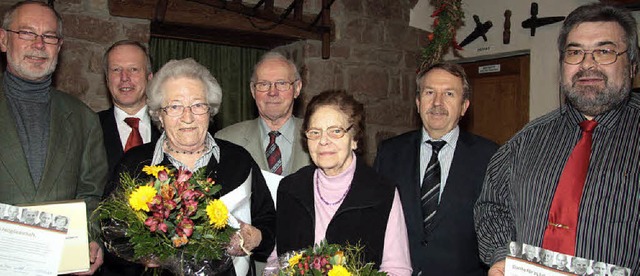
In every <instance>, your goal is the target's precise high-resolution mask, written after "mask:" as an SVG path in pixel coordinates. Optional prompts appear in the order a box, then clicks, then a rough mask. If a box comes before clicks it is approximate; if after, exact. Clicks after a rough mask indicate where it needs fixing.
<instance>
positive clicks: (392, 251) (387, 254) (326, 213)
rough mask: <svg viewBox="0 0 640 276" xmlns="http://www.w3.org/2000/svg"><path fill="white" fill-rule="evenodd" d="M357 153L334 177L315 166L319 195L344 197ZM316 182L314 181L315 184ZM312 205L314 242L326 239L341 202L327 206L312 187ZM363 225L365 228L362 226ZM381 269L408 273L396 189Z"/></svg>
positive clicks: (327, 198) (330, 199)
mask: <svg viewBox="0 0 640 276" xmlns="http://www.w3.org/2000/svg"><path fill="white" fill-rule="evenodd" d="M355 164H356V156H355V154H354V155H353V159H352V161H351V164H350V165H349V167H348V168H347V169H346V170H345V171H343V172H342V173H340V174H339V175H336V176H327V175H325V174H324V173H323V172H322V170H320V169H317V170H316V172H315V174H314V179H318V180H319V184H320V185H318V188H319V190H320V193H321V194H322V198H324V201H327V202H330V203H333V202H336V201H339V200H341V199H344V198H343V196H344V195H345V193H347V190H348V189H349V188H350V187H351V181H352V180H353V174H354V173H355V169H356V165H355ZM314 185H316V183H314ZM314 202H315V204H314V206H315V216H316V230H315V243H316V244H318V243H320V241H322V240H324V239H325V235H326V232H327V227H328V226H329V222H330V221H331V218H333V215H335V213H336V211H338V208H339V207H340V204H341V203H340V204H336V205H328V204H325V203H324V202H323V200H322V199H321V198H320V195H319V194H318V190H317V189H316V188H315V187H314ZM362 227H366V225H363V226H362ZM380 270H381V271H384V272H387V273H388V274H389V275H398V276H400V275H411V271H412V270H411V258H410V255H409V240H408V238H407V226H406V224H405V220H404V213H403V212H402V204H401V203H400V197H399V196H398V191H397V190H396V191H395V195H394V197H393V204H392V205H391V211H390V212H389V221H387V231H386V233H385V237H384V252H382V264H380Z"/></svg>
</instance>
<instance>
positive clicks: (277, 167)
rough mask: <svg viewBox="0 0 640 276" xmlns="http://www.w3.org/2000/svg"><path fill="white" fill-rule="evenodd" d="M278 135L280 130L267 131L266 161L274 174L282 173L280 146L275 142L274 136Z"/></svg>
mask: <svg viewBox="0 0 640 276" xmlns="http://www.w3.org/2000/svg"><path fill="white" fill-rule="evenodd" d="M278 136H280V132H278V131H272V132H269V145H268V146H267V151H266V154H267V163H268V165H269V170H270V171H271V172H272V173H275V174H282V158H281V156H280V147H278V144H276V137H278Z"/></svg>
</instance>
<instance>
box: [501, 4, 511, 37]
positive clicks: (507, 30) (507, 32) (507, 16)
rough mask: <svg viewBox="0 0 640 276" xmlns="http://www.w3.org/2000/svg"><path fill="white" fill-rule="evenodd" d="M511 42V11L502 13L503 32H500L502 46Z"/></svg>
mask: <svg viewBox="0 0 640 276" xmlns="http://www.w3.org/2000/svg"><path fill="white" fill-rule="evenodd" d="M509 42H511V10H505V11H504V31H503V32H502V44H509Z"/></svg>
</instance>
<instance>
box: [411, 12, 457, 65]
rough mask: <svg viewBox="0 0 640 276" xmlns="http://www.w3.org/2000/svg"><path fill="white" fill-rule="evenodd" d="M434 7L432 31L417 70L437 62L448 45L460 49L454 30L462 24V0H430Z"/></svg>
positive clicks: (447, 48) (445, 51)
mask: <svg viewBox="0 0 640 276" xmlns="http://www.w3.org/2000/svg"><path fill="white" fill-rule="evenodd" d="M429 3H430V4H431V5H432V6H433V7H434V8H436V10H435V11H434V12H433V14H431V17H433V18H434V19H433V32H432V33H430V34H429V35H428V36H427V39H428V40H429V45H427V46H426V47H424V48H423V49H422V63H421V64H420V68H419V70H422V69H425V68H426V67H428V66H430V65H432V64H434V63H436V62H439V61H441V60H442V56H444V54H446V53H447V51H448V50H449V47H453V48H454V50H462V47H460V45H458V42H457V41H456V31H457V30H458V29H459V28H460V27H461V26H462V25H463V24H464V21H463V20H462V19H463V18H464V12H463V11H462V4H461V3H462V0H430V1H429Z"/></svg>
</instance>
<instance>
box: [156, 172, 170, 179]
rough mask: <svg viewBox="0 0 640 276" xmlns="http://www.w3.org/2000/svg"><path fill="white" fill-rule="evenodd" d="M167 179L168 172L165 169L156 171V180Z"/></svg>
mask: <svg viewBox="0 0 640 276" xmlns="http://www.w3.org/2000/svg"><path fill="white" fill-rule="evenodd" d="M167 179H169V174H168V173H167V171H165V170H161V171H159V172H158V180H160V181H165V180H167Z"/></svg>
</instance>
